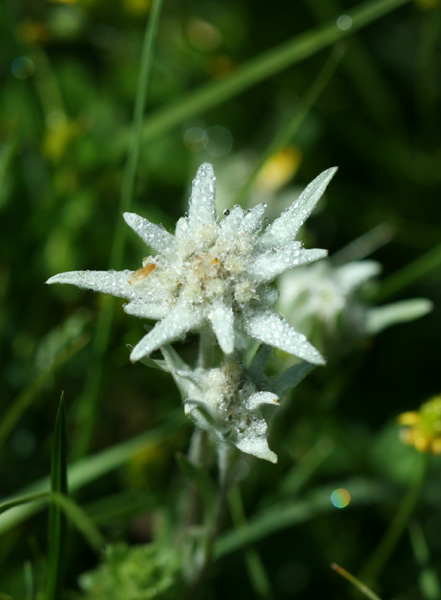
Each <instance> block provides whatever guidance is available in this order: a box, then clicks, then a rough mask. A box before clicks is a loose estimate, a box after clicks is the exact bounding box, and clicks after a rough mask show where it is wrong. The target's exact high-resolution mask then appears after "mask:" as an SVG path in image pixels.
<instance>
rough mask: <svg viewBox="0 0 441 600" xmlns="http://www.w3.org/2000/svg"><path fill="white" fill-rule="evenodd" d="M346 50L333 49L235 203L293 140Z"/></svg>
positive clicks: (240, 199) (241, 199)
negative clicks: (269, 161) (274, 155)
mask: <svg viewBox="0 0 441 600" xmlns="http://www.w3.org/2000/svg"><path fill="white" fill-rule="evenodd" d="M344 50H345V48H344V47H343V46H341V45H338V46H336V47H335V48H334V49H333V51H332V52H331V54H330V56H329V58H328V60H327V61H326V62H325V65H324V66H323V68H322V69H321V71H320V72H319V74H318V75H317V77H316V79H315V80H314V81H313V83H312V85H311V86H310V88H309V89H308V91H307V92H306V93H305V95H304V96H303V98H302V99H301V100H300V102H299V103H298V104H297V106H296V107H295V109H294V111H293V114H292V115H290V118H289V119H288V120H287V121H286V122H284V123H282V125H281V127H280V128H279V130H278V131H277V132H276V134H275V136H274V138H273V139H272V140H271V143H270V144H269V145H268V146H267V148H266V149H265V152H263V153H262V155H261V156H260V158H259V160H258V162H257V164H256V166H255V167H254V169H253V170H252V172H251V173H250V175H249V177H248V178H247V180H246V181H245V183H244V185H243V186H242V187H241V189H240V190H239V191H238V193H237V195H236V198H235V200H234V202H233V204H241V203H242V202H244V201H245V200H246V198H247V197H248V195H249V194H250V193H251V192H252V190H253V186H254V183H255V181H256V179H257V177H258V175H259V173H260V171H261V169H262V167H263V166H264V164H265V163H266V161H267V160H268V159H269V158H270V157H271V156H272V155H273V154H275V153H276V152H277V151H278V150H280V149H281V148H283V147H284V146H286V145H287V144H289V143H290V142H291V141H292V139H293V138H294V136H295V135H296V133H297V132H298V130H299V128H300V126H301V124H302V123H303V121H304V120H305V118H306V117H307V115H308V113H309V111H310V110H311V108H312V107H313V106H314V104H315V103H316V102H317V100H318V98H319V96H320V94H321V93H322V92H323V90H324V89H325V87H326V86H327V84H328V83H329V81H330V80H331V79H332V76H333V75H334V73H335V71H336V69H337V67H338V66H339V64H340V61H341V59H342V56H343V53H344Z"/></svg>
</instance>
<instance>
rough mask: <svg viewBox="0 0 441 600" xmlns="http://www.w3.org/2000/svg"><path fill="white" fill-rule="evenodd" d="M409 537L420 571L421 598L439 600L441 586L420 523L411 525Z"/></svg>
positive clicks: (415, 522) (411, 523) (414, 522)
mask: <svg viewBox="0 0 441 600" xmlns="http://www.w3.org/2000/svg"><path fill="white" fill-rule="evenodd" d="M409 536H410V542H411V544H412V550H413V555H414V557H415V563H416V564H417V565H418V567H419V570H420V572H419V578H418V579H419V586H420V590H421V596H422V598H424V600H437V599H438V598H441V586H440V582H439V578H438V575H437V573H436V570H435V568H434V567H433V566H432V565H431V557H430V551H429V546H428V544H427V540H426V538H425V536H424V531H423V528H422V527H421V525H420V523H418V522H417V521H411V522H410V523H409Z"/></svg>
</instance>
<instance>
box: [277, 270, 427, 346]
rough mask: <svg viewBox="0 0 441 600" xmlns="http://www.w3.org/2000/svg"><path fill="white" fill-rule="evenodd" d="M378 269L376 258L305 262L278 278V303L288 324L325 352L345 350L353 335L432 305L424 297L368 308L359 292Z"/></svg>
mask: <svg viewBox="0 0 441 600" xmlns="http://www.w3.org/2000/svg"><path fill="white" fill-rule="evenodd" d="M380 272H381V265H380V263H378V262H376V261H373V260H358V261H351V262H348V263H345V264H342V265H338V264H337V265H335V264H333V262H332V260H329V259H327V260H323V261H321V262H320V263H318V264H313V265H307V266H305V267H303V268H301V269H296V270H293V271H291V272H289V273H284V274H283V276H282V277H281V278H280V279H279V282H278V288H279V292H280V294H279V299H278V303H277V307H278V309H279V310H280V312H281V313H282V314H283V315H284V316H285V317H286V318H287V320H288V322H289V323H291V325H292V326H293V327H295V328H296V329H297V330H299V331H301V332H302V333H303V334H304V335H306V336H308V337H309V338H311V339H312V341H313V342H314V343H315V344H317V346H318V347H319V348H320V349H321V350H323V349H324V348H326V350H327V353H328V354H329V355H331V354H335V353H336V352H340V353H341V351H342V349H343V350H345V351H348V350H350V349H352V347H353V343H354V342H356V341H357V340H360V339H363V338H365V337H367V336H370V335H374V334H377V333H379V332H380V331H381V330H383V329H385V328H386V327H389V326H390V325H394V324H396V323H402V322H405V321H411V320H413V319H417V318H419V317H421V316H423V315H425V314H426V313H427V312H429V311H430V310H431V308H432V305H431V302H430V301H428V300H426V299H424V298H413V299H410V300H402V301H400V302H393V303H391V304H386V305H384V306H376V307H373V306H372V305H371V304H370V302H369V296H368V295H366V294H365V293H364V292H366V291H367V289H365V288H366V287H367V286H368V285H371V286H372V285H373V284H375V277H376V276H377V275H378V274H379V273H380ZM342 342H344V343H342Z"/></svg>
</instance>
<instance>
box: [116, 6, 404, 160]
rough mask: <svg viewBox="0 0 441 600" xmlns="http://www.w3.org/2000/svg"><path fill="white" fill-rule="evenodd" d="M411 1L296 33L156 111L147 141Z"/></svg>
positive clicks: (358, 11) (124, 142)
mask: <svg viewBox="0 0 441 600" xmlns="http://www.w3.org/2000/svg"><path fill="white" fill-rule="evenodd" d="M407 2H409V0H377V1H376V2H371V1H369V2H364V3H362V4H360V5H359V6H357V7H356V8H354V9H353V10H351V11H347V13H346V14H347V15H348V17H350V19H351V20H352V25H351V28H350V29H348V30H342V29H339V28H338V27H337V25H336V23H335V19H333V20H332V21H331V22H330V23H328V24H327V25H325V26H323V27H318V28H316V29H313V30H312V31H308V32H307V33H304V34H301V35H298V36H295V37H294V38H292V39H290V40H288V41H287V42H285V43H284V44H281V45H280V46H277V47H276V48H273V49H271V50H268V51H267V52H265V53H263V54H262V55H260V56H258V57H257V58H253V59H251V60H249V61H248V62H247V63H246V64H244V65H242V66H241V67H238V68H237V69H236V70H235V71H234V72H233V73H232V74H231V75H230V76H229V77H228V78H226V79H224V80H222V81H214V82H210V83H208V84H205V85H204V86H202V87H200V88H199V89H198V90H196V91H195V92H193V93H190V94H187V95H186V96H185V97H183V98H179V99H178V100H177V101H176V102H174V103H173V104H171V105H170V106H168V107H165V108H164V109H161V110H158V111H156V112H155V113H153V114H152V115H151V116H150V117H149V118H148V119H146V120H145V121H144V126H143V137H142V141H143V143H144V144H147V143H148V142H150V141H151V140H152V139H154V138H157V137H159V136H161V135H164V133H166V132H167V131H169V130H170V129H173V127H176V126H177V125H179V124H180V123H182V122H183V121H185V120H186V119H189V118H191V117H194V116H196V115H200V114H201V113H203V112H205V111H207V110H209V109H211V108H213V107H215V106H218V105H219V104H222V103H225V102H226V101H227V100H229V99H230V98H233V97H234V96H236V95H237V94H239V93H241V92H243V91H245V90H246V89H248V88H250V87H251V86H253V85H256V84H257V83H259V82H261V81H264V80H265V79H267V78H268V77H271V76H273V75H275V74H276V73H279V72H280V71H282V70H283V69H286V68H287V67H289V66H292V65H294V64H296V63H298V62H300V61H302V60H304V59H306V58H308V57H310V56H312V55H314V54H316V53H317V52H319V51H320V50H323V49H324V48H326V47H328V46H330V45H332V44H334V43H335V42H337V41H338V40H340V39H343V38H344V37H346V36H348V35H350V34H351V33H353V32H354V31H358V30H359V29H361V28H362V27H365V26H366V25H369V23H372V22H374V21H376V20H377V19H378V18H380V17H381V16H383V15H385V14H387V13H389V12H390V11H392V10H394V9H395V8H398V7H399V6H402V5H404V4H406V3H407ZM336 16H338V15H336ZM129 138H130V133H129V131H126V132H124V133H123V134H122V136H121V138H120V140H116V141H115V149H116V150H115V151H116V152H117V153H118V155H121V154H124V152H125V151H126V148H127V146H128V143H129Z"/></svg>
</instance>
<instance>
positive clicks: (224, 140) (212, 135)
mask: <svg viewBox="0 0 441 600" xmlns="http://www.w3.org/2000/svg"><path fill="white" fill-rule="evenodd" d="M207 135H208V142H207V152H208V154H211V156H216V157H219V156H225V155H226V154H228V153H229V152H230V150H231V148H232V147H233V136H232V135H231V133H230V131H229V130H228V129H226V128H225V127H222V126H221V125H214V126H213V127H209V128H208V129H207Z"/></svg>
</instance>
